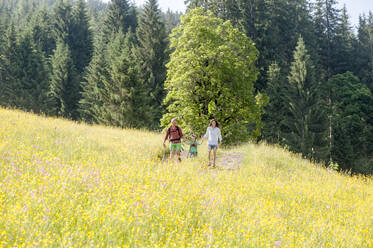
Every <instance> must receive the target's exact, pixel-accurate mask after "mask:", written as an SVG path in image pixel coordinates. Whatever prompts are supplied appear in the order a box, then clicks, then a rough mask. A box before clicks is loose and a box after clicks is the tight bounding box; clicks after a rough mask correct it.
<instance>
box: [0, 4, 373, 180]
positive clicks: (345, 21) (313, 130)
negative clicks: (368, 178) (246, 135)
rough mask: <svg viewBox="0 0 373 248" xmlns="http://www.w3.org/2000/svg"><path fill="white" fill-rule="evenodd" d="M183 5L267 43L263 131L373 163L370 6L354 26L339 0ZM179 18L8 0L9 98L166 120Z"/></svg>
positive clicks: (260, 46)
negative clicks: (172, 39)
mask: <svg viewBox="0 0 373 248" xmlns="http://www.w3.org/2000/svg"><path fill="white" fill-rule="evenodd" d="M186 4H187V6H188V12H189V11H190V9H192V8H195V7H202V9H204V10H206V11H211V12H212V13H213V14H214V15H215V16H216V17H219V18H221V19H222V20H224V21H227V20H229V21H230V22H231V24H232V25H233V26H234V27H236V28H238V30H240V31H241V32H243V33H244V34H246V36H247V37H248V38H249V39H251V40H252V43H253V44H254V46H255V47H256V49H257V50H258V55H257V60H256V61H255V66H256V68H257V70H258V72H259V74H258V79H257V80H256V82H255V84H254V90H255V93H256V94H257V93H259V92H260V93H265V94H266V95H267V96H268V97H269V103H268V104H267V105H266V107H265V111H264V114H263V115H262V120H261V124H262V126H263V128H262V130H261V135H260V136H259V139H260V140H265V141H267V142H269V143H277V144H280V145H282V146H285V147H287V148H288V149H289V150H291V151H293V152H296V153H301V154H302V155H303V156H304V157H306V158H309V159H311V160H313V161H317V162H323V163H325V164H326V165H331V166H335V165H338V167H339V169H341V170H347V171H352V172H355V173H373V158H372V156H373V97H372V90H373V50H372V47H373V35H372V33H373V32H372V31H373V14H372V13H368V14H365V15H362V16H361V17H360V20H359V25H358V27H357V29H356V30H354V29H353V28H352V27H351V25H350V22H349V18H348V10H347V9H346V8H343V9H339V8H338V7H337V1H335V0H317V1H312V2H311V1H308V0H290V1H289V0H276V1H266V0H229V1H228V0H208V1H199V0H188V1H186ZM180 16H181V14H180V13H173V12H171V11H168V12H167V13H162V12H161V11H160V9H159V7H158V5H157V1H156V0H149V1H147V2H146V4H145V6H144V7H143V8H141V9H139V8H137V7H135V6H133V5H132V4H131V3H130V2H129V1H127V0H113V1H111V2H110V3H109V4H105V3H103V2H101V1H100V0H88V1H83V0H76V1H62V0H58V1H54V0H18V1H11V0H0V33H1V34H3V35H1V36H0V104H1V105H2V106H5V107H15V108H19V109H22V110H25V111H33V112H35V113H45V114H47V115H53V116H59V117H64V118H68V119H73V120H83V121H86V122H89V123H100V124H105V125H114V126H119V127H131V128H148V129H151V130H158V129H159V128H160V119H161V118H162V116H164V114H166V112H167V105H166V104H165V102H164V101H163V100H164V98H165V96H166V95H167V91H166V90H165V87H164V83H165V80H166V79H167V77H168V76H167V75H169V74H167V73H169V72H167V69H166V64H167V63H168V62H169V61H170V54H171V53H172V52H173V51H174V49H177V48H175V47H173V48H172V47H170V39H169V34H170V32H171V30H172V29H173V28H174V27H175V26H176V25H178V23H179V18H180ZM208 59H209V58H208ZM207 67H208V66H207V64H206V68H207ZM210 100H211V101H213V100H214V99H210ZM215 107H216V108H217V109H219V108H221V107H222V106H215ZM203 111H206V113H205V115H206V116H208V117H212V116H214V115H213V114H211V112H209V111H210V110H209V109H208V108H206V110H203ZM233 121H236V120H232V121H231V122H232V123H233ZM238 123H239V124H238V126H237V127H236V128H238V129H239V130H244V131H245V130H249V129H250V128H251V126H250V125H251V123H248V122H247V121H246V120H240V121H239V122H238ZM226 133H227V132H226Z"/></svg>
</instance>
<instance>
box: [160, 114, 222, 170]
mask: <svg viewBox="0 0 373 248" xmlns="http://www.w3.org/2000/svg"><path fill="white" fill-rule="evenodd" d="M183 137H184V135H183V132H182V131H181V128H180V127H179V126H178V125H177V123H176V119H172V121H171V126H170V127H169V128H168V129H167V131H166V136H165V138H164V141H163V146H164V147H165V146H166V141H167V139H168V141H169V143H170V158H171V159H172V158H173V157H174V156H175V155H177V157H178V160H179V161H180V162H181V154H180V152H181V139H182V138H183ZM203 138H205V139H207V148H208V161H209V162H208V165H209V166H210V165H212V166H213V167H215V162H216V151H217V149H218V147H219V143H220V142H221V141H222V140H223V139H222V137H221V131H220V124H219V123H218V122H217V121H216V120H211V121H210V124H209V126H208V127H207V130H206V133H205V135H204V136H203ZM201 143H202V142H201ZM201 143H198V141H197V136H196V135H192V140H191V141H190V142H189V143H188V144H189V145H190V147H189V155H190V156H194V157H196V156H197V154H198V149H197V148H198V145H200V144H201ZM211 152H212V153H213V159H212V163H211Z"/></svg>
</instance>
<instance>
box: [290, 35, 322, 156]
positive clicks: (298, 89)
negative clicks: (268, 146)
mask: <svg viewBox="0 0 373 248" xmlns="http://www.w3.org/2000/svg"><path fill="white" fill-rule="evenodd" d="M313 70H314V68H313V66H312V63H311V60H310V56H309V55H308V54H307V50H306V47H305V44H304V41H303V38H302V37H300V38H299V41H298V44H297V47H296V49H295V51H294V62H293V63H292V64H291V68H290V74H289V77H288V86H287V89H286V94H285V99H286V101H285V102H286V104H287V112H288V113H287V116H286V120H285V121H284V125H285V127H286V129H285V130H284V134H285V143H286V144H287V145H288V146H289V147H290V149H291V150H293V151H295V152H298V153H301V154H303V156H304V157H306V158H310V159H314V160H318V161H320V160H325V159H326V154H327V145H326V139H325V133H326V130H327V129H326V126H327V121H326V120H327V119H326V112H325V109H324V108H323V107H322V106H323V104H322V102H321V99H320V98H319V94H320V93H319V91H320V85H319V83H318V80H317V79H316V77H315V73H314V71H313Z"/></svg>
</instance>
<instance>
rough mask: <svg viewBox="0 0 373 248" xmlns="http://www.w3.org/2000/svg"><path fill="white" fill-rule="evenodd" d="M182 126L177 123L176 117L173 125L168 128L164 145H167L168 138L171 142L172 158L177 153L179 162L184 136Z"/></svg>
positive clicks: (172, 122)
mask: <svg viewBox="0 0 373 248" xmlns="http://www.w3.org/2000/svg"><path fill="white" fill-rule="evenodd" d="M183 136H184V135H183V132H182V131H181V128H180V127H179V126H177V125H176V119H172V121H171V126H170V127H169V128H168V129H167V132H166V136H165V137H164V141H163V146H164V147H166V144H165V143H166V140H167V139H168V138H170V139H169V142H170V159H173V157H174V156H175V153H176V154H177V157H178V160H179V162H181V157H180V151H181V138H182V137H183Z"/></svg>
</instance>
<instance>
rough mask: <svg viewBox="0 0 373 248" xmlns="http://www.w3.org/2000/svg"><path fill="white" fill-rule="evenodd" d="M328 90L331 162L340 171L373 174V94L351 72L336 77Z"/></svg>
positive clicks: (328, 85)
mask: <svg viewBox="0 0 373 248" xmlns="http://www.w3.org/2000/svg"><path fill="white" fill-rule="evenodd" d="M327 88H328V90H329V91H330V92H331V95H330V99H331V106H330V112H329V115H330V118H331V120H332V122H331V123H332V125H331V126H332V132H333V140H332V142H333V145H332V150H331V156H332V161H333V162H336V163H338V165H339V168H340V169H341V170H352V171H353V172H359V173H372V172H373V167H372V166H371V165H372V156H373V134H372V131H373V97H372V94H371V92H370V91H369V89H368V88H367V87H366V86H364V85H363V84H361V83H360V80H359V78H357V77H356V76H354V75H353V74H352V73H351V72H346V73H344V74H338V75H335V76H333V77H332V78H331V79H330V80H329V81H328V84H327ZM369 161H370V162H369ZM369 164H370V166H369Z"/></svg>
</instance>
